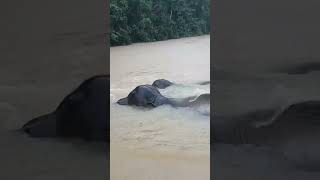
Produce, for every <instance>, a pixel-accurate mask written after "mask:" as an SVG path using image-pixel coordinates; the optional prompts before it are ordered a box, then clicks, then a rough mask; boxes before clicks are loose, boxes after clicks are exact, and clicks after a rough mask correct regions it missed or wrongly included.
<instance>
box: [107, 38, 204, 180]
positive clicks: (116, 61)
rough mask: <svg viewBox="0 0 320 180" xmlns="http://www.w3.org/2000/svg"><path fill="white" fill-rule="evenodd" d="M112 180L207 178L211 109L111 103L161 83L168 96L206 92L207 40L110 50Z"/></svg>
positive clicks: (164, 93)
mask: <svg viewBox="0 0 320 180" xmlns="http://www.w3.org/2000/svg"><path fill="white" fill-rule="evenodd" d="M110 60H111V64H110V70H111V89H110V99H111V102H110V103H111V106H110V117H111V122H110V123H111V130H110V138H111V142H110V157H111V159H110V165H111V168H110V173H111V179H112V180H125V179H130V180H136V179H137V180H144V179H146V180H156V179H161V180H174V179H184V180H189V179H190V180H191V179H192V180H193V179H199V180H206V179H209V177H210V120H209V119H210V118H209V116H208V115H204V114H206V113H207V114H208V112H210V110H209V109H210V105H204V106H203V107H201V108H197V109H194V108H173V107H170V106H161V107H157V108H154V109H144V108H137V107H129V106H120V105H118V104H116V101H117V100H118V99H120V98H122V97H125V96H127V95H128V93H129V92H130V91H131V90H133V89H134V88H135V87H136V86H138V85H142V84H152V82H153V81H154V80H156V79H160V78H164V79H168V80H170V81H173V82H174V83H175V85H173V86H171V87H168V88H166V89H163V90H160V92H161V93H162V94H163V95H165V96H167V97H174V98H180V97H188V96H194V95H200V94H203V93H210V85H208V84H207V85H198V84H197V83H198V82H203V81H208V80H210V36H199V37H192V38H183V39H177V40H169V41H161V42H154V43H138V44H133V45H129V46H120V47H112V48H111V50H110Z"/></svg>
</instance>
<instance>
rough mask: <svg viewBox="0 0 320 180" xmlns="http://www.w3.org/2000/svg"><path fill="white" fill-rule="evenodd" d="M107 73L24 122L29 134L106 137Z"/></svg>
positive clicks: (88, 137) (99, 139)
mask: <svg viewBox="0 0 320 180" xmlns="http://www.w3.org/2000/svg"><path fill="white" fill-rule="evenodd" d="M109 82H110V76H109V75H100V76H94V77H92V78H90V79H88V80H86V81H84V82H83V83H82V84H81V85H80V86H79V87H78V88H77V89H75V90H74V91H73V92H72V93H70V94H69V95H68V96H66V97H65V98H64V99H63V101H62V102H61V103H60V105H59V106H58V107H57V109H56V110H55V111H54V112H52V113H49V114H47V115H43V116H40V117H38V118H35V119H33V120H31V121H29V122H28V123H26V124H25V125H24V126H23V127H22V130H23V131H24V132H26V133H27V134H29V135H30V136H32V137H81V138H85V139H87V140H98V141H108V140H109V128H110V124H109V114H110V112H109V111H110V110H109V109H110V107H109V106H110V105H109V99H110V96H109V94H110V84H109Z"/></svg>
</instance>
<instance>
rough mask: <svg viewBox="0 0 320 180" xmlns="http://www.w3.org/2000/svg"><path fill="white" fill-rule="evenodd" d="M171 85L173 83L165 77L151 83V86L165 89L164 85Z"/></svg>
mask: <svg viewBox="0 0 320 180" xmlns="http://www.w3.org/2000/svg"><path fill="white" fill-rule="evenodd" d="M171 85H173V83H172V82H170V81H168V80H166V79H157V80H155V81H154V82H153V83H152V86H154V87H157V88H159V89H165V88H166V87H169V86H171Z"/></svg>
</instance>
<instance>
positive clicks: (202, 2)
mask: <svg viewBox="0 0 320 180" xmlns="http://www.w3.org/2000/svg"><path fill="white" fill-rule="evenodd" d="M110 18H111V19H110V23H111V25H110V27H111V29H110V30H111V34H110V41H111V45H112V46H116V45H125V44H130V43H134V42H149V41H159V40H166V39H173V38H180V37H187V36H196V35H202V34H208V33H209V32H210V1H209V0H111V2H110Z"/></svg>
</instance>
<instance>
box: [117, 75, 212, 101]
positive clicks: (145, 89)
mask: <svg viewBox="0 0 320 180" xmlns="http://www.w3.org/2000/svg"><path fill="white" fill-rule="evenodd" d="M155 82H156V81H155ZM117 103H118V104H120V105H135V106H142V107H158V106H161V105H171V106H174V107H192V106H197V105H199V104H203V103H206V104H210V94H203V95H200V96H199V97H197V96H192V97H187V98H167V97H165V96H163V95H162V94H161V93H160V92H159V90H158V89H157V88H156V86H153V85H140V86H137V87H136V88H135V89H133V90H132V91H131V92H130V93H129V95H128V96H127V97H125V98H122V99H120V100H118V101H117Z"/></svg>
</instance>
